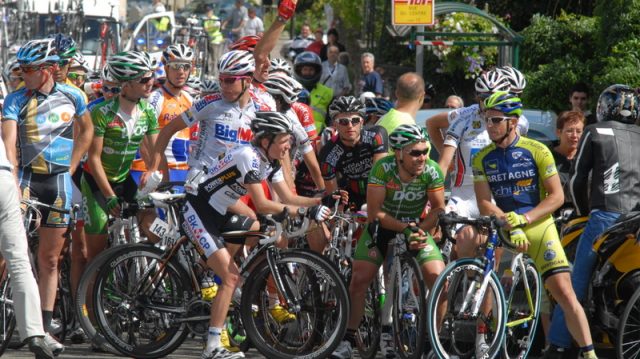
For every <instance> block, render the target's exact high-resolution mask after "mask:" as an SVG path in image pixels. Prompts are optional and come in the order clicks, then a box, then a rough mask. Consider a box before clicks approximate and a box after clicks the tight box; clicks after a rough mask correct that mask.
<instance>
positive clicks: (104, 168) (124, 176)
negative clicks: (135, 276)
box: [74, 51, 158, 263]
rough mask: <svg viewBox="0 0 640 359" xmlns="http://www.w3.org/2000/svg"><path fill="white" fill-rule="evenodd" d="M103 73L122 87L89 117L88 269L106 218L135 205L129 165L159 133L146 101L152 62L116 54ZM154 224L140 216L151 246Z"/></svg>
mask: <svg viewBox="0 0 640 359" xmlns="http://www.w3.org/2000/svg"><path fill="white" fill-rule="evenodd" d="M107 68H108V71H109V72H110V73H111V76H112V77H113V79H114V80H116V81H118V82H119V83H120V84H121V86H120V93H119V94H118V95H117V96H114V97H112V98H111V99H109V100H106V101H104V102H102V103H100V104H98V105H96V106H95V107H94V108H93V110H92V111H91V118H92V120H93V124H94V128H95V137H94V138H93V141H92V143H91V147H90V148H89V155H88V158H87V163H86V164H85V167H84V173H83V174H82V179H81V181H80V182H81V190H82V194H83V196H84V202H83V203H84V204H85V206H84V207H85V213H84V217H85V223H84V230H85V233H86V238H87V240H86V262H87V263H88V262H90V261H91V259H93V258H94V257H95V256H96V255H98V254H99V253H100V252H101V251H102V250H104V249H105V247H106V244H107V221H108V215H112V216H114V217H118V216H120V210H121V207H120V203H121V202H122V200H124V201H127V202H132V201H134V200H135V195H136V192H137V186H136V183H135V182H134V181H133V179H132V178H131V176H130V173H129V172H130V171H129V169H130V168H131V162H132V161H133V158H134V155H135V153H136V150H137V149H138V147H139V146H140V144H141V143H142V141H143V139H145V140H146V141H149V144H150V146H153V144H154V143H155V140H156V137H157V133H158V120H157V118H156V113H155V111H154V110H153V108H152V107H151V106H150V105H149V103H148V102H147V101H146V98H148V97H149V95H150V94H151V90H152V88H153V71H154V70H155V61H154V60H152V59H151V57H150V56H149V54H147V53H145V52H139V51H128V52H121V53H118V54H115V55H113V56H111V57H110V58H109V61H108V63H107ZM153 219H155V215H154V212H153V210H144V211H142V212H140V213H139V222H140V223H141V225H140V228H142V230H143V231H144V232H145V234H146V235H147V237H148V238H149V239H150V240H154V239H155V238H156V237H155V236H154V235H153V234H151V233H150V232H149V231H148V228H149V225H150V224H151V222H149V221H153ZM74 247H75V246H74Z"/></svg>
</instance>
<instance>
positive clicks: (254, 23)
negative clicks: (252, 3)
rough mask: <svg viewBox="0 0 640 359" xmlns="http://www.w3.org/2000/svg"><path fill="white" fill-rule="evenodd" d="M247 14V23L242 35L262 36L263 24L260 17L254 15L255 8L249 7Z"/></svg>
mask: <svg viewBox="0 0 640 359" xmlns="http://www.w3.org/2000/svg"><path fill="white" fill-rule="evenodd" d="M248 15H249V18H248V19H247V23H246V24H245V25H244V36H249V35H257V36H262V34H263V33H264V24H263V23H262V19H260V18H259V17H258V16H257V15H256V9H255V8H254V7H251V8H249V10H248Z"/></svg>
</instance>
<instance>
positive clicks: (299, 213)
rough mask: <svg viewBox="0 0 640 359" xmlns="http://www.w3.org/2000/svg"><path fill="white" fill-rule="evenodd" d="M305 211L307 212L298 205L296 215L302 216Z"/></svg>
mask: <svg viewBox="0 0 640 359" xmlns="http://www.w3.org/2000/svg"><path fill="white" fill-rule="evenodd" d="M305 213H307V209H306V208H304V207H298V215H299V216H300V217H303V216H304V215H305Z"/></svg>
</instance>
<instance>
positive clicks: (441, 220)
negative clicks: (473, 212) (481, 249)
mask: <svg viewBox="0 0 640 359" xmlns="http://www.w3.org/2000/svg"><path fill="white" fill-rule="evenodd" d="M456 224H466V225H470V226H474V227H481V228H488V229H490V230H492V231H495V232H496V234H497V235H498V238H500V241H501V242H502V243H504V244H506V246H507V247H509V248H511V249H514V248H516V246H515V245H514V244H513V243H512V242H511V240H509V239H508V238H506V236H505V235H504V233H503V232H502V231H501V230H500V229H501V228H502V227H504V226H505V225H506V224H507V222H506V221H504V220H502V219H499V218H498V217H497V216H496V215H495V214H492V215H490V216H481V217H478V218H468V217H463V216H460V215H458V214H457V213H455V212H449V213H444V212H440V213H439V214H438V225H440V226H441V227H443V230H442V235H443V237H446V239H447V240H450V241H452V242H454V243H455V239H454V238H451V235H450V232H449V228H450V227H451V226H454V225H456Z"/></svg>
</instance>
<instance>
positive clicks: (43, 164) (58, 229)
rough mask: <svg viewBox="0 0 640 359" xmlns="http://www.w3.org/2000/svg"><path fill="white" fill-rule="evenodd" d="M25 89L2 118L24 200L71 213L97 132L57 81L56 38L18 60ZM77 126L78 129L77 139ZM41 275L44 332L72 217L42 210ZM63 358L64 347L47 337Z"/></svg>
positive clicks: (23, 51) (80, 103)
mask: <svg viewBox="0 0 640 359" xmlns="http://www.w3.org/2000/svg"><path fill="white" fill-rule="evenodd" d="M17 59H18V62H19V63H20V68H21V70H22V76H23V78H24V81H25V87H23V88H22V89H20V90H18V91H15V92H13V93H11V94H9V96H7V98H6V100H5V103H4V109H3V114H2V117H3V118H2V138H3V140H4V142H5V145H6V148H7V157H8V158H9V161H10V162H11V164H12V165H13V166H14V173H15V175H16V178H17V180H18V182H19V184H20V189H21V191H22V197H23V198H30V197H36V198H38V200H39V201H41V202H44V203H46V204H49V205H52V206H57V207H62V208H65V209H70V208H71V175H72V174H73V172H74V171H75V169H76V167H77V166H78V163H79V162H80V158H81V157H82V156H83V155H84V153H86V151H87V148H88V147H89V143H90V142H91V138H92V137H93V127H92V126H91V119H90V117H89V113H88V112H87V109H86V106H87V105H86V103H85V101H84V98H83V96H82V94H81V92H80V91H79V90H78V89H76V88H75V87H71V86H68V85H65V84H60V83H56V82H55V81H54V78H53V76H54V71H55V68H56V66H57V64H58V62H59V60H60V58H59V57H58V56H57V55H56V49H55V47H54V44H53V40H52V39H46V40H34V41H30V42H28V43H26V44H25V45H24V46H22V47H21V48H20V50H19V51H18V55H17ZM74 127H77V128H78V129H79V132H76V133H75V135H74ZM41 212H42V222H41V224H40V228H39V229H38V233H39V236H40V244H39V246H38V254H37V257H38V272H39V278H40V283H39V288H40V294H41V302H42V315H43V324H44V329H45V332H47V333H49V332H50V330H51V318H52V316H53V307H54V303H55V298H56V289H57V286H58V270H59V269H58V258H59V257H60V254H61V251H62V249H63V247H64V244H65V237H64V233H65V232H66V230H67V228H66V227H67V225H68V221H69V216H68V215H62V214H59V213H55V212H50V211H48V210H46V209H43V210H41ZM46 338H47V340H49V341H50V342H51V341H52V342H51V343H52V344H53V345H54V352H55V353H60V352H61V351H62V350H64V346H63V345H62V344H60V343H57V342H55V340H53V338H51V337H50V336H48V335H47V337H46Z"/></svg>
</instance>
